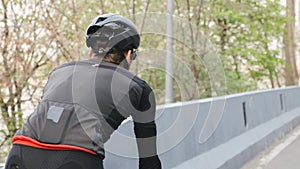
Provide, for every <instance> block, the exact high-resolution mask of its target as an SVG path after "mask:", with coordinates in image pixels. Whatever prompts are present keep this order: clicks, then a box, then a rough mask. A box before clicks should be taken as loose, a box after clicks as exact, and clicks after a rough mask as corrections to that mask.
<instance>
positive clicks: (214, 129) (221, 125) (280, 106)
mask: <svg viewBox="0 0 300 169" xmlns="http://www.w3.org/2000/svg"><path fill="white" fill-rule="evenodd" d="M299 122H300V88H299V87H288V88H282V89H272V90H266V91H255V92H248V93H241V94H236V95H229V96H224V97H218V98H211V99H204V100H197V101H191V102H184V103H175V104H168V105H161V106H158V108H157V130H158V138H157V140H158V141H157V143H158V152H159V156H160V158H161V160H162V163H163V167H164V168H165V169H168V168H177V169H181V168H182V169H184V168H189V169H193V168H195V169H196V168H197V169H198V168H205V169H216V168H224V169H235V168H240V167H241V165H242V164H243V163H244V162H245V161H248V160H249V159H250V158H251V157H253V156H254V155H256V154H257V153H258V152H259V151H261V150H262V149H264V148H265V147H266V146H268V145H270V144H271V143H272V142H273V141H274V140H275V139H278V138H279V137H282V136H283V135H284V133H286V132H287V131H289V130H290V129H291V128H293V127H295V126H296V125H298V124H299ZM105 147H106V150H107V152H106V159H105V160H104V165H105V167H107V168H123V169H127V168H128V169H135V168H138V167H137V164H138V162H137V148H136V143H135V139H134V134H133V125H132V122H131V121H127V122H126V123H124V124H122V126H120V127H119V129H118V131H117V132H115V133H114V134H113V135H112V137H111V139H110V140H109V142H108V143H106V144H105Z"/></svg>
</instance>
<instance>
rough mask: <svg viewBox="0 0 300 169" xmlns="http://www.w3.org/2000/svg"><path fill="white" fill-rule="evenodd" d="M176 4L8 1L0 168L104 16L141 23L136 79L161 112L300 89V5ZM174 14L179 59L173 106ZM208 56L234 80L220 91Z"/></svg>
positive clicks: (0, 21) (1, 55)
mask: <svg viewBox="0 0 300 169" xmlns="http://www.w3.org/2000/svg"><path fill="white" fill-rule="evenodd" d="M172 2H173V8H170V6H168V5H169V4H168V1H167V0H164V1H163V0H157V1H150V0H119V1H111V0H110V1H109V0H98V1H88V0H68V1H67V0H55V1H54V0H43V1H37V0H1V4H0V34H1V36H0V38H1V40H0V77H1V78H0V106H1V109H0V112H1V115H0V163H3V162H4V161H5V157H6V156H7V153H8V150H9V148H10V145H11V138H12V136H13V135H14V133H15V132H16V131H17V130H18V129H19V128H20V127H21V126H22V124H23V122H24V120H25V119H26V118H27V117H28V114H30V113H31V112H33V111H34V107H35V106H36V105H37V104H38V101H39V99H40V97H41V95H42V88H43V86H44V85H45V83H46V81H47V77H48V75H49V73H50V72H51V70H52V69H53V68H55V67H56V66H58V65H59V64H62V63H65V62H68V61H73V60H82V59H88V56H87V53H88V48H87V47H86V46H85V33H86V28H87V27H88V25H89V23H90V22H91V20H92V19H93V18H94V17H95V16H97V15H99V14H104V13H117V14H121V15H124V16H126V17H128V18H130V19H131V20H132V21H133V22H134V23H135V24H136V25H137V28H138V30H139V31H140V33H141V46H140V49H139V51H138V54H139V57H138V59H137V60H136V61H135V62H134V64H133V65H132V67H131V69H130V71H132V72H134V73H135V74H137V75H138V76H140V77H141V78H142V79H144V80H145V81H147V82H148V83H149V84H150V86H151V87H152V88H153V89H154V91H155V94H156V100H157V104H165V103H166V102H182V101H188V100H195V99H203V98H209V97H216V96H220V95H228V94H234V93H241V92H246V91H254V90H262V89H270V88H280V87H283V86H293V85H298V82H299V73H298V72H299V70H298V69H299V66H300V65H299V64H300V63H299V57H300V56H299V52H300V51H299V47H298V46H299V45H298V44H299V29H300V22H299V20H300V15H299V14H300V8H299V6H300V1H297V0H286V1H285V0H281V1H279V0H174V1H172ZM169 3H170V1H169ZM168 14H171V15H172V14H173V16H174V17H173V20H174V23H173V26H174V28H173V34H172V38H171V39H172V56H173V57H174V58H175V59H174V61H173V62H172V66H173V71H174V74H172V78H173V82H174V83H173V85H172V89H171V90H172V92H173V94H172V99H171V100H167V101H166V98H165V95H166V82H165V81H166V77H167V76H166V74H167V73H168V71H167V70H166V69H165V68H164V65H165V64H167V63H168V61H166V59H165V58H166V55H167V54H168V52H169V50H167V41H168V40H167V37H168V36H167V34H168V32H167V19H168V16H169V15H168ZM205 58H213V59H217V61H216V62H215V63H218V65H217V66H218V67H219V68H221V72H222V76H224V77H220V78H223V80H222V82H220V83H219V84H218V87H212V86H213V85H214V84H212V80H211V79H212V77H211V76H212V75H211V74H210V73H209V72H210V71H209V70H210V69H212V68H211V67H209V64H206V62H205V60H206V59H205ZM212 62H213V61H212ZM213 69H215V68H213ZM215 78H218V77H215ZM216 88H218V89H220V88H221V89H220V90H219V91H217V90H216Z"/></svg>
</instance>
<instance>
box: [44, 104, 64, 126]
mask: <svg viewBox="0 0 300 169" xmlns="http://www.w3.org/2000/svg"><path fill="white" fill-rule="evenodd" d="M63 111H64V108H62V107H57V106H50V108H49V110H48V113H47V119H49V120H52V121H53V122H54V123H58V121H59V119H60V117H61V115H62V113H63Z"/></svg>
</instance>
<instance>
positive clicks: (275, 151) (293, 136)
mask: <svg viewBox="0 0 300 169" xmlns="http://www.w3.org/2000/svg"><path fill="white" fill-rule="evenodd" d="M299 136H300V128H299V129H298V130H296V131H294V132H293V133H292V134H291V136H290V137H288V138H287V139H286V140H285V141H284V142H282V143H280V144H279V145H277V146H276V147H275V148H274V149H273V150H272V151H270V153H268V154H266V155H265V156H264V157H262V158H261V159H260V160H259V165H258V166H257V168H256V169H263V168H264V167H266V166H267V165H268V164H269V163H270V162H271V161H272V160H273V159H274V158H276V157H277V156H278V155H279V154H280V152H282V151H283V150H284V149H285V148H286V147H288V146H289V145H290V144H292V143H293V142H294V141H295V140H296V139H297V138H298V137H299Z"/></svg>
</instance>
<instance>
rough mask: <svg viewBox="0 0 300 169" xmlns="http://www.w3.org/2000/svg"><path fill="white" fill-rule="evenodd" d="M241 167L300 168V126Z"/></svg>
mask: <svg viewBox="0 0 300 169" xmlns="http://www.w3.org/2000/svg"><path fill="white" fill-rule="evenodd" d="M241 169H300V126H298V127H297V128H295V129H294V130H292V131H291V132H290V133H289V134H287V135H286V136H285V137H284V138H282V139H280V140H279V141H276V142H275V143H274V144H273V145H272V146H270V147H269V148H267V149H266V150H264V151H263V152H261V153H260V154H259V155H257V156H256V157H255V158H254V159H253V160H251V161H249V162H248V163H246V164H245V165H244V166H243V167H242V168H241Z"/></svg>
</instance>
